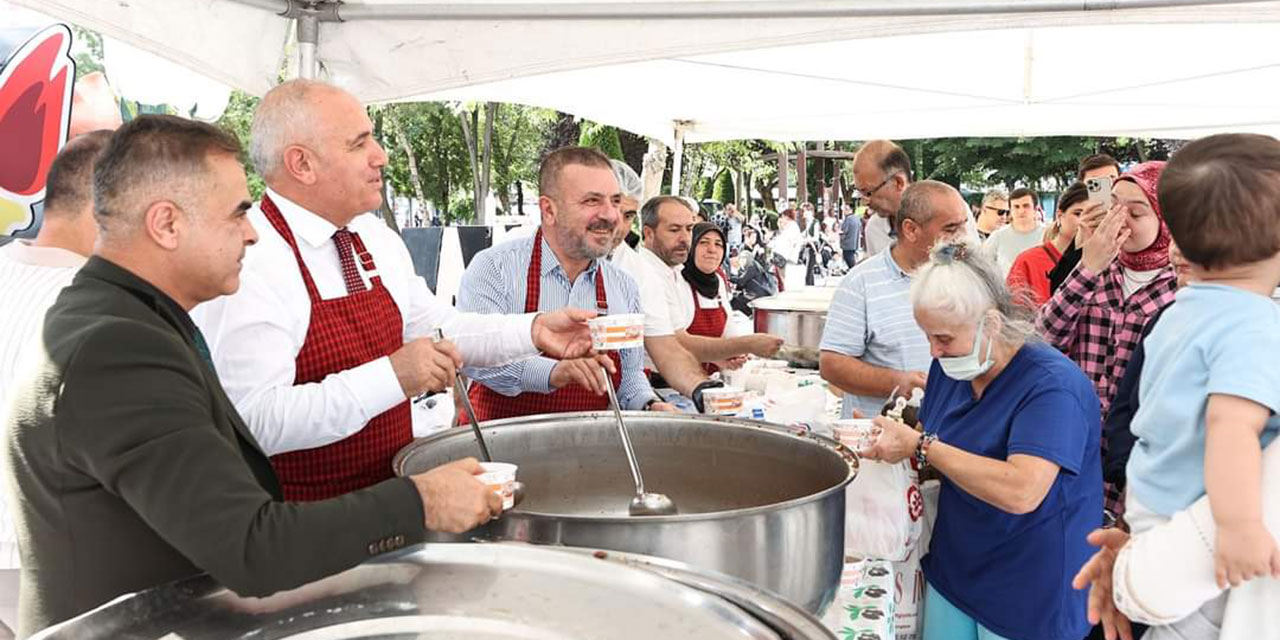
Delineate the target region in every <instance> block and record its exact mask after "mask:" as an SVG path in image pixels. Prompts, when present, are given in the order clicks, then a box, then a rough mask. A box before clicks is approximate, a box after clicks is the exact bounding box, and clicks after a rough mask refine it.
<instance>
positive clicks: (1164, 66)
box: [14, 0, 1280, 142]
mask: <svg viewBox="0 0 1280 640" xmlns="http://www.w3.org/2000/svg"><path fill="white" fill-rule="evenodd" d="M14 1H15V2H16V3H17V4H21V5H26V6H30V7H32V8H37V9H39V10H40V11H43V12H45V13H47V14H49V15H52V16H54V17H57V18H60V19H65V20H68V21H70V22H73V23H76V24H80V25H82V26H84V27H87V28H91V29H95V30H98V31H100V32H102V33H103V34H104V35H108V36H111V37H114V38H117V39H120V40H122V41H124V42H127V43H129V44H132V45H133V46H136V47H138V48H141V49H144V50H147V51H150V52H152V53H155V54H158V55H160V56H163V57H166V58H169V59H171V60H173V61H174V62H177V63H178V64H180V65H183V66H184V67H187V68H189V69H192V70H194V71H196V72H197V73H200V74H202V75H205V76H207V77H209V78H212V79H214V80H217V81H219V82H222V83H224V84H227V85H230V86H233V87H237V88H240V89H243V90H246V91H249V92H251V93H255V94H262V93H263V92H265V91H266V90H267V89H269V88H270V87H271V86H272V85H273V84H274V82H275V81H276V79H277V78H278V77H279V76H280V75H281V72H282V70H284V69H286V68H289V67H290V65H296V62H295V61H291V60H290V57H291V56H290V54H293V53H295V52H298V51H299V50H301V51H304V52H309V51H310V49H309V48H308V47H299V46H296V33H295V29H294V22H295V21H294V20H291V19H287V18H283V17H281V16H279V15H277V14H276V12H283V11H285V10H286V9H289V8H290V7H294V8H296V7H297V6H301V5H303V4H305V3H300V2H298V1H297V0H293V1H290V0H183V1H182V2H181V3H180V4H178V3H175V2H173V0H130V1H129V2H101V1H100V0H14ZM1071 4H1072V3H1069V2H1047V1H1041V0H1018V1H1012V2H974V1H964V0H933V1H926V0H919V1H914V2H913V1H909V0H900V1H899V2H831V1H823V0H818V1H815V0H793V1H791V2H784V3H779V2H777V1H776V0H760V1H754V0H748V1H739V0H720V1H706V0H702V1H693V0H689V1H687V2H680V3H668V2H653V1H652V0H608V1H601V0H596V1H594V2H589V3H563V2H547V0H510V1H508V2H505V3H502V4H495V3H492V2H477V1H476V0H466V1H460V0H453V1H452V2H449V3H441V2H434V1H432V0H417V1H416V2H414V1H410V0H397V1H395V2H388V1H386V0H363V1H356V0H349V1H348V2H346V3H345V4H343V5H341V7H340V10H339V15H340V16H341V17H343V18H344V19H345V20H347V21H344V22H320V23H319V33H318V48H317V50H316V59H317V61H318V64H319V67H320V73H319V75H320V77H323V78H327V79H328V80H330V81H332V82H334V83H336V84H338V85H341V86H343V87H345V88H347V89H349V90H351V91H352V92H353V93H355V94H356V95H357V96H359V97H360V98H361V99H363V100H366V101H370V102H378V101H394V100H404V99H413V98H417V97H420V98H423V99H449V100H481V99H483V100H501V101H509V102H520V103H526V104H533V105H539V106H547V107H554V108H557V109H560V110H563V111H566V112H570V113H574V114H577V115H581V116H584V117H588V118H591V119H593V120H596V121H600V122H605V123H608V124H613V125H617V126H620V127H623V128H625V129H628V130H631V131H635V132H638V133H643V134H647V135H650V136H654V137H656V138H659V139H662V140H664V141H668V142H670V141H672V140H673V139H674V138H675V136H676V133H675V132H676V130H677V129H679V130H680V131H682V132H683V135H684V139H685V140H687V141H692V142H697V141H707V140H718V139H732V138H755V137H761V138H770V139H777V140H804V139H810V140H812V139H866V138H871V137H894V138H911V137H931V136H996V135H1055V134H1097V135H1125V134H1127V135H1144V136H1169V137H1193V136H1197V135H1202V134H1205V133H1209V132H1213V131H1224V130H1232V131H1258V132H1265V133H1270V134H1273V135H1280V108H1278V107H1280V49H1277V47H1275V43H1276V42H1277V41H1280V2H1226V3H1204V2H1171V1H1169V0H1165V1H1164V2H1160V1H1157V0H1149V1H1142V0H1139V1H1137V2H1127V1H1126V0H1111V1H1110V2H1083V1H1077V2H1075V3H1074V6H1075V7H1077V9H1076V10H1065V9H1066V8H1067V7H1068V6H1071ZM175 5H177V6H175ZM1152 5H1168V6H1152ZM1103 7H1133V8H1118V9H1114V10H1105V11H1100V10H1087V11H1086V10H1084V9H1086V8H1089V9H1094V8H1103ZM272 9H273V10H274V12H273V10H272ZM1048 9H1059V10H1056V11H1048ZM424 10H429V11H433V12H435V14H436V15H437V16H441V15H443V16H451V17H448V18H445V19H441V18H438V17H437V18H436V19H431V20H427V19H412V20H406V19H403V18H405V17H406V16H407V15H408V14H414V13H419V12H422V11H424ZM379 14H388V15H381V16H380V15H379ZM389 14H395V15H389ZM658 14H663V15H666V16H677V15H678V16H682V17H679V18H678V19H677V18H672V17H667V18H662V17H656V16H657V15H658ZM774 14H776V15H774ZM893 14H898V15H893ZM304 15H305V12H304ZM641 18H646V19H641ZM308 20H309V19H308ZM308 20H304V22H308ZM308 23H309V24H315V23H314V22H308ZM304 31H305V30H304ZM305 39H306V38H304V40H305ZM295 68H296V67H295Z"/></svg>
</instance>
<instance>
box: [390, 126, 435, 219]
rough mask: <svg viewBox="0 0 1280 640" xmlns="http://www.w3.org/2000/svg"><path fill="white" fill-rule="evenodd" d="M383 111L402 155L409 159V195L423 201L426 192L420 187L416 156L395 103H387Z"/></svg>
mask: <svg viewBox="0 0 1280 640" xmlns="http://www.w3.org/2000/svg"><path fill="white" fill-rule="evenodd" d="M385 113H386V115H387V117H388V119H389V120H390V121H391V131H392V133H393V135H395V139H396V142H397V143H398V144H399V145H400V150H401V151H404V155H405V156H406V157H407V158H408V159H409V184H410V187H412V189H413V193H412V194H411V195H412V196H413V197H414V198H415V199H417V200H418V201H419V202H425V201H426V198H427V192H426V189H424V188H423V187H422V176H421V174H420V173H418V156H417V154H415V153H414V152H413V145H412V144H410V143H409V136H407V135H405V133H404V126H403V125H402V124H401V123H400V114H399V112H398V107H397V106H396V105H387V110H386V112H385Z"/></svg>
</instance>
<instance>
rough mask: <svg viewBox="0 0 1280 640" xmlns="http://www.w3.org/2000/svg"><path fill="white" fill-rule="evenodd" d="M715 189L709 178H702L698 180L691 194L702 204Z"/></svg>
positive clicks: (712, 181)
mask: <svg viewBox="0 0 1280 640" xmlns="http://www.w3.org/2000/svg"><path fill="white" fill-rule="evenodd" d="M714 187H715V181H714V180H713V179H712V178H711V176H702V177H700V178H698V182H697V184H696V185H695V186H694V188H693V193H692V194H691V195H692V196H693V197H694V198H695V199H696V200H697V201H698V202H702V201H703V200H706V199H708V198H710V197H711V192H712V189H713V188H714Z"/></svg>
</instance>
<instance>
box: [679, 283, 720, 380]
mask: <svg viewBox="0 0 1280 640" xmlns="http://www.w3.org/2000/svg"><path fill="white" fill-rule="evenodd" d="M689 293H690V294H692V295H693V322H691V323H689V328H688V329H686V331H688V332H689V334H690V335H695V336H705V337H707V338H719V337H720V336H723V335H724V325H725V323H726V322H728V321H729V314H727V313H725V311H724V307H723V306H721V305H720V304H719V298H717V300H716V302H717V304H716V307H715V308H714V309H703V308H702V304H701V303H699V302H698V292H697V291H696V290H694V288H693V286H690V287H689ZM702 370H703V371H706V372H707V375H711V374H713V373H715V372H717V371H719V370H720V367H717V366H716V365H714V364H712V363H710V362H704V363H702Z"/></svg>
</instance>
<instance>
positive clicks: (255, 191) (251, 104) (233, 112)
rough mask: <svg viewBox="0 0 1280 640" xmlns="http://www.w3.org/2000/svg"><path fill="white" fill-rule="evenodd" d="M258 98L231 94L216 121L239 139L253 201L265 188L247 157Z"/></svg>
mask: <svg viewBox="0 0 1280 640" xmlns="http://www.w3.org/2000/svg"><path fill="white" fill-rule="evenodd" d="M258 102H259V100H258V98H256V97H254V96H251V95H249V94H247V93H245V92H243V91H240V90H239V89H237V90H235V91H232V92H231V100H230V101H229V102H228V103H227V110H226V111H223V112H222V117H221V118H219V119H218V122H217V125H218V126H219V127H222V128H223V129H226V130H227V131H230V132H231V133H234V134H236V137H237V138H239V139H240V146H241V147H243V148H244V150H245V158H244V165H245V167H244V172H245V174H246V175H247V176H248V178H249V195H251V196H253V199H254V200H257V199H258V198H261V197H262V192H263V190H264V189H265V188H266V184H265V183H263V181H262V176H261V175H259V174H258V170H257V167H254V166H253V163H252V162H250V160H249V158H248V155H249V129H250V128H251V127H252V126H253V111H254V109H257V108H258Z"/></svg>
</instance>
